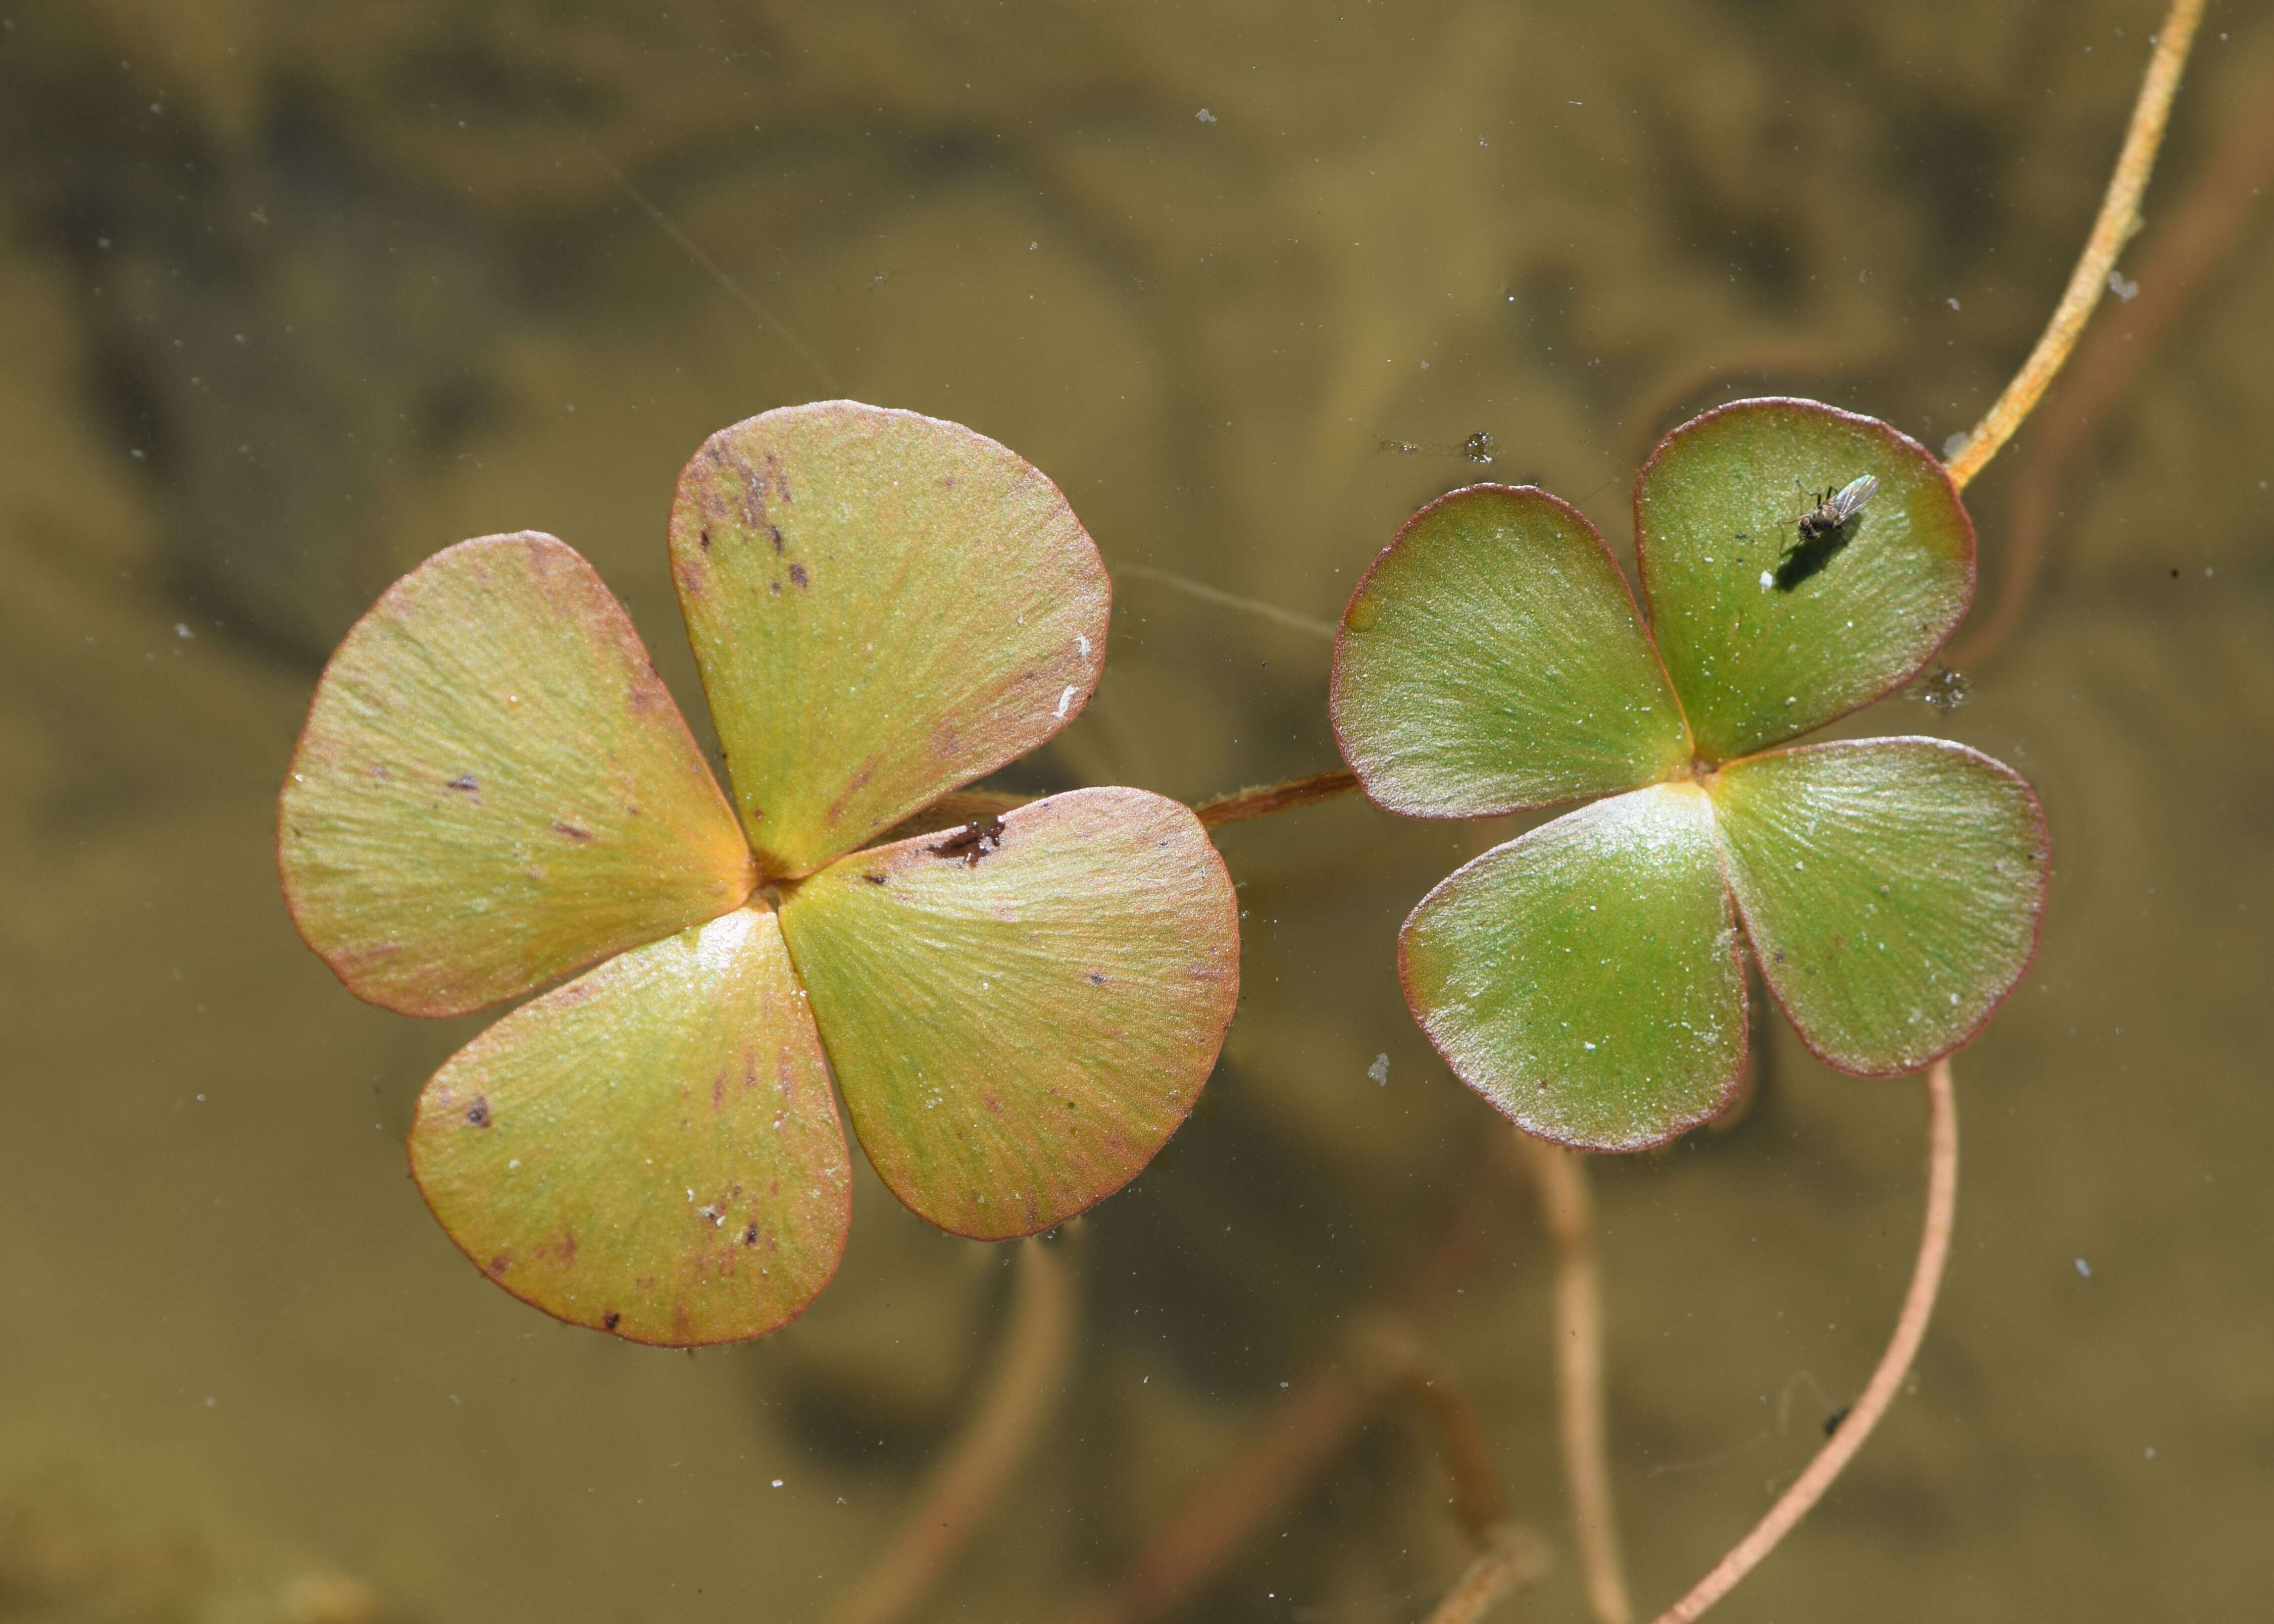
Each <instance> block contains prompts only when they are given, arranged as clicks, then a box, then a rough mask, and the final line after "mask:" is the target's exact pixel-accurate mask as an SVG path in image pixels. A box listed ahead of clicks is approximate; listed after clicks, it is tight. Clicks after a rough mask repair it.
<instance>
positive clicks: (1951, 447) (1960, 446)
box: [1942, 434, 1966, 462]
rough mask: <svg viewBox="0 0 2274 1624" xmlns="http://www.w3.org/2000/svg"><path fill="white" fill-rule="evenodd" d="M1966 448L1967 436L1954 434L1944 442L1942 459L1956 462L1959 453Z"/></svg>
mask: <svg viewBox="0 0 2274 1624" xmlns="http://www.w3.org/2000/svg"><path fill="white" fill-rule="evenodd" d="M1965 449H1966V436H1965V435H1963V434H1953V435H1952V436H1951V437H1950V438H1949V439H1948V440H1944V441H1943V442H1942V460H1943V461H1944V462H1956V461H1957V460H1958V454H1959V453H1960V452H1962V451H1963V450H1965Z"/></svg>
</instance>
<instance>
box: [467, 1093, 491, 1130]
mask: <svg viewBox="0 0 2274 1624" xmlns="http://www.w3.org/2000/svg"><path fill="white" fill-rule="evenodd" d="M466 1121H467V1123H468V1124H469V1125H471V1126H472V1127H477V1128H486V1127H488V1126H489V1125H490V1102H489V1101H487V1100H486V1099H485V1098H483V1097H482V1096H481V1095H480V1094H476V1095H475V1096H474V1102H473V1103H472V1104H471V1105H469V1106H468V1107H466Z"/></svg>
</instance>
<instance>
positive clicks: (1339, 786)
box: [1193, 767, 1358, 829]
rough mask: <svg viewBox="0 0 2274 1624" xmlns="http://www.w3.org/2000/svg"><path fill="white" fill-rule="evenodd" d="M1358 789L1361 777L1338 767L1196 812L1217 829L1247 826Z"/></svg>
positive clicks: (1203, 805)
mask: <svg viewBox="0 0 2274 1624" xmlns="http://www.w3.org/2000/svg"><path fill="white" fill-rule="evenodd" d="M1357 787H1358V774H1356V773H1354V772H1352V771H1350V770H1349V769H1348V768H1346V767H1338V768H1337V769H1336V770H1335V771H1332V772H1314V773H1313V774H1312V775H1311V776H1310V777H1309V778H1287V779H1284V780H1283V781H1282V782H1280V783H1277V784H1264V785H1260V786H1256V787H1255V788H1254V789H1239V790H1234V791H1232V792H1231V793H1230V794H1229V795H1218V796H1216V798H1215V799H1213V800H1211V801H1199V802H1197V803H1195V804H1194V806H1193V812H1194V813H1196V814H1197V815H1198V816H1199V817H1200V820H1201V823H1204V824H1206V825H1207V826H1208V827H1209V828H1210V829H1215V828H1218V827H1220V826H1221V825H1223V824H1225V823H1246V822H1247V821H1248V820H1249V819H1250V818H1256V817H1269V816H1271V815H1272V814H1273V813H1275V812H1292V811H1294V810H1295V809H1296V808H1298V807H1310V806H1316V805H1317V804H1318V803H1319V802H1320V801H1333V800H1335V799H1337V797H1339V796H1343V795H1347V794H1349V793H1351V792H1352V790H1354V789H1356V788H1357Z"/></svg>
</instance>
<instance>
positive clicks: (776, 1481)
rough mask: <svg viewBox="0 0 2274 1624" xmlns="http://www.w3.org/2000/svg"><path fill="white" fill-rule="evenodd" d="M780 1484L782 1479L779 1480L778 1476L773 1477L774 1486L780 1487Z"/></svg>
mask: <svg viewBox="0 0 2274 1624" xmlns="http://www.w3.org/2000/svg"><path fill="white" fill-rule="evenodd" d="M781 1485H782V1480H781V1479H780V1478H779V1477H777V1478H775V1479H774V1487H776V1488H779V1487H781Z"/></svg>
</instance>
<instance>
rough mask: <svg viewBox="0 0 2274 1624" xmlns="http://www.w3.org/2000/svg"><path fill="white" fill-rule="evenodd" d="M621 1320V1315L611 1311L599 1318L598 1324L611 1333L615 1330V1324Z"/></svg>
mask: <svg viewBox="0 0 2274 1624" xmlns="http://www.w3.org/2000/svg"><path fill="white" fill-rule="evenodd" d="M622 1318H623V1316H622V1315H621V1314H620V1313H616V1312H613V1311H611V1312H607V1313H605V1314H602V1315H601V1316H600V1324H601V1325H602V1326H603V1327H606V1328H607V1329H608V1330H611V1331H613V1330H614V1329H615V1328H616V1322H617V1321H618V1320H619V1319H622Z"/></svg>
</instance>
